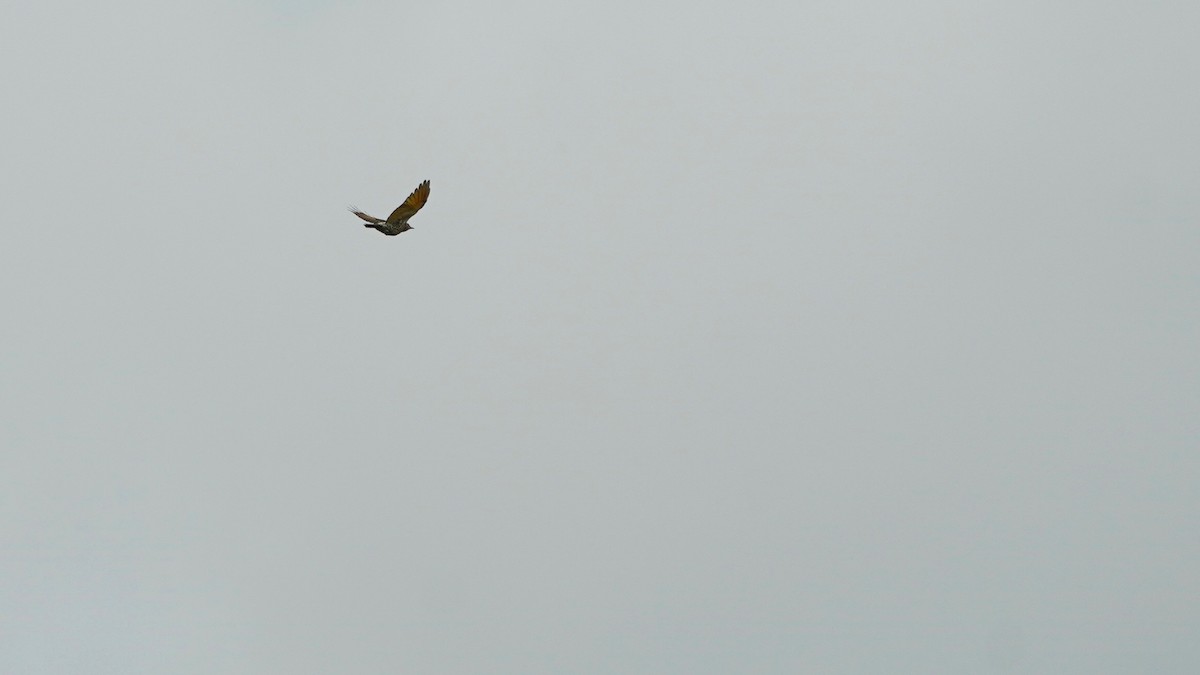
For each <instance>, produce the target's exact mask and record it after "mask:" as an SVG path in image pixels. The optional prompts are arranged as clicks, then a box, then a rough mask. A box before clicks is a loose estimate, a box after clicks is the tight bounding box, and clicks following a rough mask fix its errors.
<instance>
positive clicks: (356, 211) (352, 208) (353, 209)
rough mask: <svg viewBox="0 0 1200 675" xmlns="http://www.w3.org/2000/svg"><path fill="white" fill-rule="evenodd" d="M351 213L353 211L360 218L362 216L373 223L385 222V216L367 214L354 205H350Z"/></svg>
mask: <svg viewBox="0 0 1200 675" xmlns="http://www.w3.org/2000/svg"><path fill="white" fill-rule="evenodd" d="M350 213H353V214H354V215H356V216H358V217H359V218H362V219H363V220H365V221H367V222H368V223H371V224H372V225H378V224H380V223H382V222H384V220H383V218H376V217H375V216H368V215H367V214H365V213H363V212H362V211H359V210H358V209H356V208H354V207H353V206H351V207H350Z"/></svg>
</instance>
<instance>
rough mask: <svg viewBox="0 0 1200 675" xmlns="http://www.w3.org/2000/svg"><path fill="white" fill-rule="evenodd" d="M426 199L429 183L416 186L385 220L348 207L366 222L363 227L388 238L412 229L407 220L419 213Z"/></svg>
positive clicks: (427, 197)
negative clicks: (372, 229)
mask: <svg viewBox="0 0 1200 675" xmlns="http://www.w3.org/2000/svg"><path fill="white" fill-rule="evenodd" d="M427 199H429V181H425V182H423V183H421V184H420V185H418V186H417V189H416V190H413V192H412V194H411V195H409V196H408V199H405V200H404V203H403V204H401V205H400V206H397V207H396V210H395V211H392V215H390V216H388V217H387V220H384V219H382V218H376V217H375V216H369V215H367V214H365V213H363V212H362V211H359V210H358V209H356V208H354V207H353V206H351V207H350V212H351V213H353V214H354V215H356V216H358V217H359V218H362V219H363V220H365V221H367V222H366V223H364V226H365V227H370V228H374V229H376V230H379V231H380V232H382V233H384V234H386V235H388V236H389V237H394V236H396V235H397V234H400V233H401V232H407V231H409V230H411V229H413V227H412V225H409V224H408V219H409V218H412V217H413V216H415V215H416V214H417V211H420V210H421V207H422V206H425V201H426V200H427Z"/></svg>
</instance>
